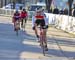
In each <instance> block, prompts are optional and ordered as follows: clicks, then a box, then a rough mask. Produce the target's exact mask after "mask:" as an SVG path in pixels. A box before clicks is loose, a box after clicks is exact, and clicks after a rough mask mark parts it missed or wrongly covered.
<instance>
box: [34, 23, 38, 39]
mask: <svg viewBox="0 0 75 60" xmlns="http://www.w3.org/2000/svg"><path fill="white" fill-rule="evenodd" d="M34 26H35V34H36V37H37V38H39V35H38V28H37V24H36V23H35V24H34Z"/></svg>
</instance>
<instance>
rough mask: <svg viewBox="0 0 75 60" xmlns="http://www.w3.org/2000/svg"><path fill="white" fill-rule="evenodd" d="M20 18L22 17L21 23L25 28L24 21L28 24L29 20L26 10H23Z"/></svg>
mask: <svg viewBox="0 0 75 60" xmlns="http://www.w3.org/2000/svg"><path fill="white" fill-rule="evenodd" d="M20 16H21V22H22V23H21V27H23V20H25V22H24V23H26V22H27V18H28V13H27V11H26V9H23V10H22V11H21V14H20Z"/></svg>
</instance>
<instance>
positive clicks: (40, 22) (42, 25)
mask: <svg viewBox="0 0 75 60" xmlns="http://www.w3.org/2000/svg"><path fill="white" fill-rule="evenodd" d="M35 23H36V24H37V26H38V25H40V26H41V27H42V29H46V28H45V20H44V19H42V20H40V19H38V20H36V21H35Z"/></svg>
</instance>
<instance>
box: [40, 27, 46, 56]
mask: <svg viewBox="0 0 75 60" xmlns="http://www.w3.org/2000/svg"><path fill="white" fill-rule="evenodd" d="M39 29H40V38H39V39H40V46H41V48H42V50H43V55H44V56H45V54H46V53H45V51H46V50H45V49H46V44H45V38H44V36H43V31H42V27H41V26H40V27H39Z"/></svg>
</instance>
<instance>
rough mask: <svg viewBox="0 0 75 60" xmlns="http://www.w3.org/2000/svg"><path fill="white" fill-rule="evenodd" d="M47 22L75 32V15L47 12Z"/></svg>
mask: <svg viewBox="0 0 75 60" xmlns="http://www.w3.org/2000/svg"><path fill="white" fill-rule="evenodd" d="M46 15H47V16H48V17H49V18H48V19H49V24H54V26H55V27H56V28H58V29H61V30H64V31H66V32H69V33H73V34H75V17H72V16H67V15H60V14H58V15H56V14H51V13H47V14H46Z"/></svg>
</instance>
